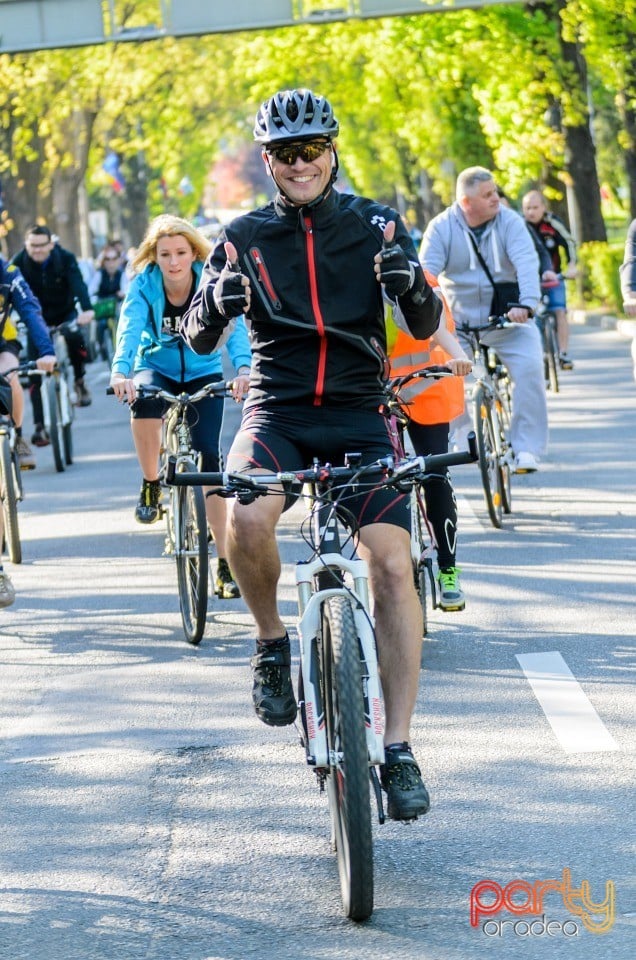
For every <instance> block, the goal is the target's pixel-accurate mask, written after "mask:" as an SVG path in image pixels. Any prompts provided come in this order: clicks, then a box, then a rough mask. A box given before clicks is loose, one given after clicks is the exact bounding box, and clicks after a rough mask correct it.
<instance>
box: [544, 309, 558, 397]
mask: <svg viewBox="0 0 636 960" xmlns="http://www.w3.org/2000/svg"><path fill="white" fill-rule="evenodd" d="M544 329H545V339H546V355H547V361H548V379H549V382H550V389H551V390H552V392H553V393H558V392H559V341H558V339H557V332H556V319H555V318H554V317H553V316H550V317H546V322H545V328H544Z"/></svg>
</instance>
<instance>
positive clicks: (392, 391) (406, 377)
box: [382, 365, 454, 636]
mask: <svg viewBox="0 0 636 960" xmlns="http://www.w3.org/2000/svg"><path fill="white" fill-rule="evenodd" d="M452 376H454V374H453V372H452V371H451V370H450V369H449V368H448V367H446V366H441V365H431V366H428V367H421V368H420V369H419V370H412V371H409V372H408V373H406V374H403V375H402V376H399V377H392V378H391V379H390V380H389V381H388V382H387V393H386V399H385V402H384V405H383V408H382V411H383V413H384V415H385V416H386V418H387V422H388V427H389V433H390V436H391V442H392V444H393V450H394V453H395V456H396V457H397V458H398V459H403V458H404V457H406V455H407V454H406V445H405V431H406V429H407V427H408V423H409V420H410V416H409V399H408V388H409V386H413V385H415V384H417V382H418V381H421V380H440V379H443V378H445V377H452ZM434 476H436V477H438V478H439V479H441V480H442V481H443V482H444V483H450V480H449V478H448V475H447V474H446V473H443V474H431V473H427V474H426V475H425V477H424V480H423V481H422V483H419V484H413V486H412V488H411V491H410V497H411V560H412V563H413V579H414V582H415V589H416V590H417V593H418V596H419V598H420V605H421V607H422V618H423V630H422V633H423V636H426V635H427V633H428V597H429V596H430V603H431V607H432V609H433V610H435V609H437V606H438V592H437V581H436V579H435V573H434V570H433V559H434V557H435V552H436V547H437V544H436V542H435V535H434V532H433V528H432V525H431V523H430V522H429V519H428V516H427V513H426V501H425V493H424V487H425V484H426V483H429V482H430V481H431V479H432V478H433V477H434Z"/></svg>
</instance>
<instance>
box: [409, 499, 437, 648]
mask: <svg viewBox="0 0 636 960" xmlns="http://www.w3.org/2000/svg"><path fill="white" fill-rule="evenodd" d="M423 496H424V495H423V493H422V491H421V490H420V491H417V490H415V488H413V490H412V491H411V536H412V538H413V547H414V550H413V551H412V560H413V579H414V581H415V589H416V591H417V595H418V597H419V601H420V606H421V608H422V636H423V637H425V636H426V635H427V634H428V611H427V580H429V582H430V579H429V570H428V565H429V564H430V560H429V559H428V558H427V557H425V556H424V555H425V552H426V549H427V537H426V533H425V531H426V530H427V528H426V523H425V520H424V517H423V515H422V510H423V504H422V502H421V499H422V498H423ZM432 605H433V607H435V602H434V598H433V602H432Z"/></svg>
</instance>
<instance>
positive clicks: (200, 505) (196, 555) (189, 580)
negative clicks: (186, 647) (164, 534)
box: [173, 462, 209, 644]
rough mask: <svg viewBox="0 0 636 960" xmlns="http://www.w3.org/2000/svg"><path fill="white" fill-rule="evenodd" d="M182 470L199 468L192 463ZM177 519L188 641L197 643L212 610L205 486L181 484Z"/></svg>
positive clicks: (177, 554)
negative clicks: (209, 606)
mask: <svg viewBox="0 0 636 960" xmlns="http://www.w3.org/2000/svg"><path fill="white" fill-rule="evenodd" d="M179 469H180V472H187V473H193V472H195V470H196V468H195V465H194V464H193V463H192V462H187V463H183V464H181V466H180V468H179ZM173 522H174V536H175V559H176V561H177V581H178V584H179V604H180V607H181V620H182V621H183V631H184V633H185V637H186V640H187V641H188V643H194V644H196V643H199V642H200V641H201V638H202V637H203V632H204V630H205V618H206V615H207V610H208V562H209V561H208V534H207V521H206V517H205V498H204V496H203V490H202V489H201V487H177V496H176V516H175V517H174V518H173Z"/></svg>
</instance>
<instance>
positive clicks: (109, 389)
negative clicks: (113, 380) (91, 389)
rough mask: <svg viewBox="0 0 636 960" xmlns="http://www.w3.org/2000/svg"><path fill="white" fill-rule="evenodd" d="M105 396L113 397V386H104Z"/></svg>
mask: <svg viewBox="0 0 636 960" xmlns="http://www.w3.org/2000/svg"><path fill="white" fill-rule="evenodd" d="M106 396H107V397H114V396H115V388H114V387H106Z"/></svg>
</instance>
